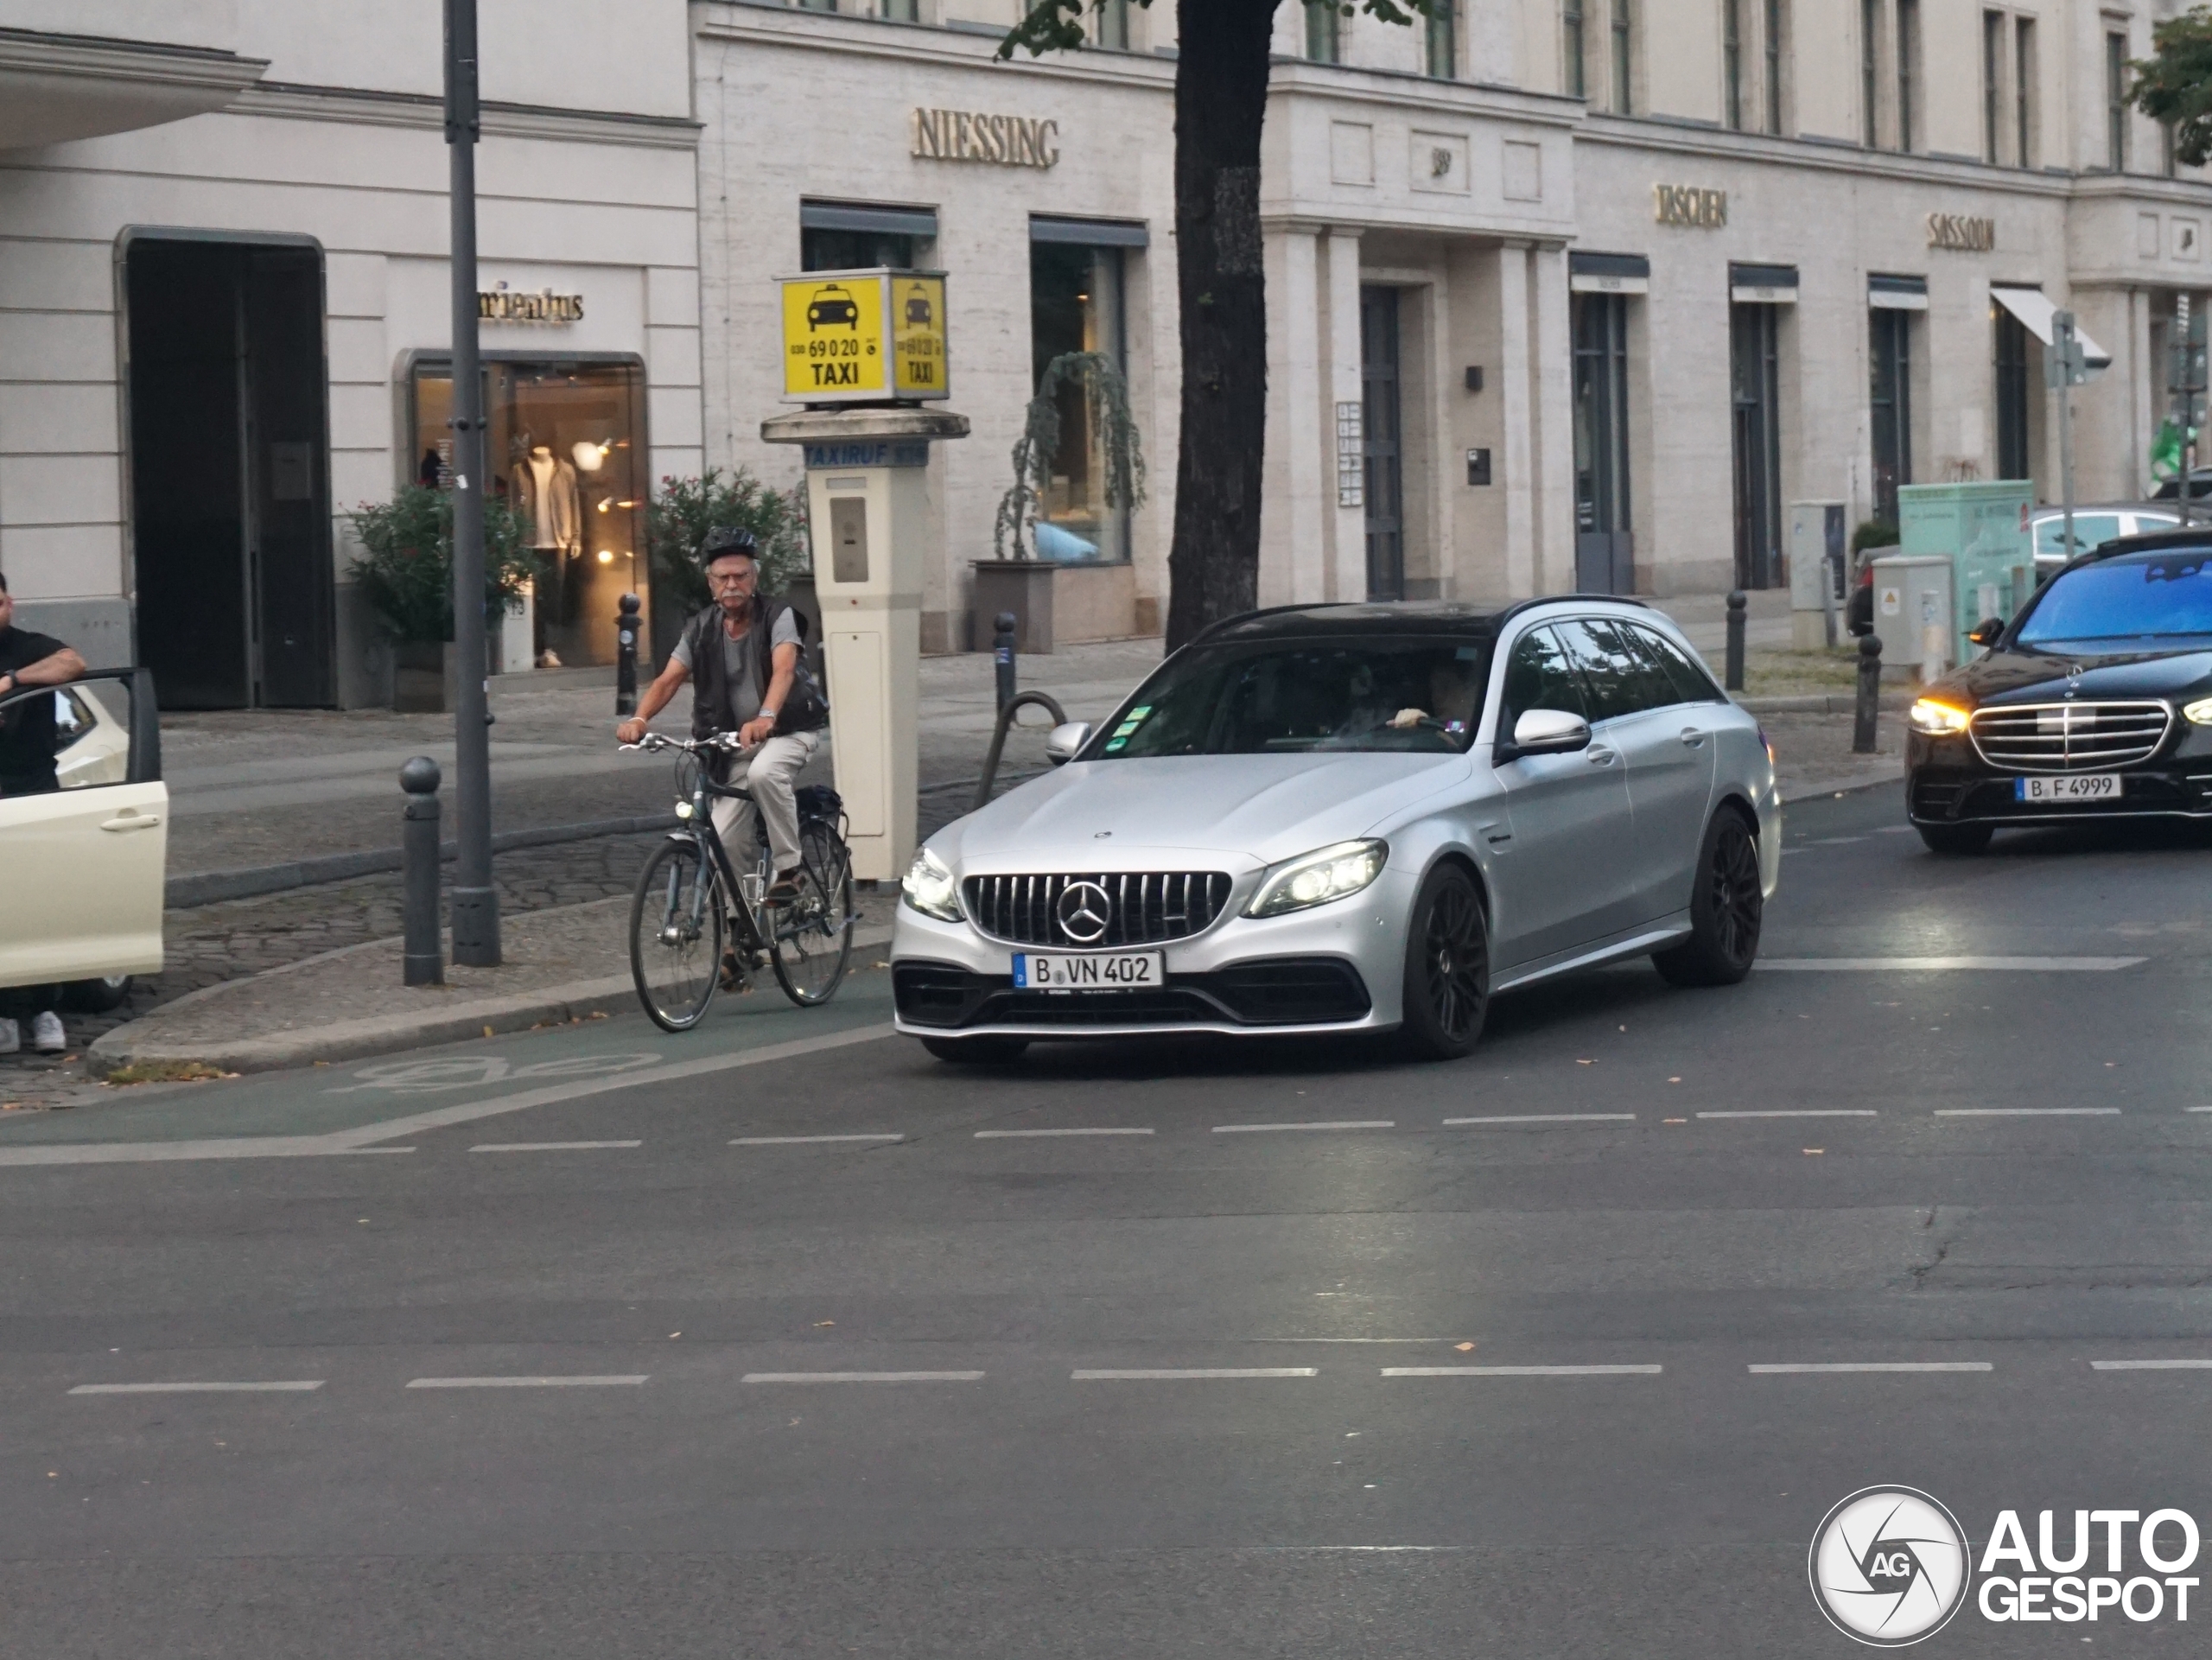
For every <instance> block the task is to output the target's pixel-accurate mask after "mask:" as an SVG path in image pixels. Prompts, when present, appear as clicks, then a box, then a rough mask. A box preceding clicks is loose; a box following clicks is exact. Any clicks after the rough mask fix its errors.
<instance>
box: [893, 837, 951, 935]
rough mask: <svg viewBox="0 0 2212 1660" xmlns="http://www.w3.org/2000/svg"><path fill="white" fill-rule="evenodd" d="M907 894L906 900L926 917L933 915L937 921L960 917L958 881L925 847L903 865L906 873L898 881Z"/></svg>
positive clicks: (942, 861) (942, 862)
mask: <svg viewBox="0 0 2212 1660" xmlns="http://www.w3.org/2000/svg"><path fill="white" fill-rule="evenodd" d="M899 887H900V889H901V890H902V891H903V892H904V893H905V894H906V903H907V904H909V905H911V906H913V907H914V908H915V909H916V910H917V911H919V912H920V913H922V914H923V915H924V916H925V917H935V918H936V919H938V921H940V922H957V921H959V920H960V884H959V883H958V882H957V881H954V880H953V875H952V873H951V872H950V870H947V869H946V868H944V860H942V859H940V858H938V856H937V855H936V854H934V853H931V851H930V850H929V849H927V848H924V849H922V850H921V851H920V852H919V853H917V854H916V855H914V862H913V863H912V864H910V865H908V866H907V867H906V876H905V877H904V878H903V879H902V880H901V881H900V882H899Z"/></svg>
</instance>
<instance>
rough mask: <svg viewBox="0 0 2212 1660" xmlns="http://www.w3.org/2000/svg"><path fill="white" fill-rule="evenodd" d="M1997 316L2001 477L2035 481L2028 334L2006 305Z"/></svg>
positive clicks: (1996, 309)
mask: <svg viewBox="0 0 2212 1660" xmlns="http://www.w3.org/2000/svg"><path fill="white" fill-rule="evenodd" d="M1990 309H1991V310H1992V311H1993V312H1995V313H1996V331H1997V340H1996V370H1997V476H1998V477H1999V478H2000V479H2031V478H2033V477H2034V476H2035V474H2033V473H2032V472H2031V470H2030V468H2029V465H2028V461H2029V457H2028V331H2027V329H2026V328H2024V327H2023V326H2022V324H2021V322H2020V320H2019V319H2018V317H2015V316H2014V315H2012V313H2011V312H2009V311H2007V310H2005V308H2003V307H2002V306H1996V305H1993V306H1992V307H1991V308H1990Z"/></svg>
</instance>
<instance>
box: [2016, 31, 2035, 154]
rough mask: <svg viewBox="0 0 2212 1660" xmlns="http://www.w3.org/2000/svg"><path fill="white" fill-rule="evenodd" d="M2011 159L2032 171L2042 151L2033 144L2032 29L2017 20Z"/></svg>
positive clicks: (2033, 62)
mask: <svg viewBox="0 0 2212 1660" xmlns="http://www.w3.org/2000/svg"><path fill="white" fill-rule="evenodd" d="M2012 48H2013V49H2012V125H2013V128H2014V132H2013V135H2012V138H2013V156H2012V159H2013V160H2014V161H2016V162H2018V163H2019V164H2020V165H2021V166H2022V167H2033V166H2034V165H2035V164H2036V154H2037V150H2038V149H2041V148H2042V147H2041V146H2040V145H2038V144H2037V143H2036V26H2035V21H2034V19H2032V18H2028V17H2023V18H2021V19H2019V20H2018V24H2017V25H2016V27H2015V28H2014V29H2013V32H2012Z"/></svg>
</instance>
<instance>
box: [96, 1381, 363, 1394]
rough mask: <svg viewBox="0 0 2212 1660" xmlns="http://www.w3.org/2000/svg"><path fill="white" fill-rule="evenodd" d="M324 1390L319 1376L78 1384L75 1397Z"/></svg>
mask: <svg viewBox="0 0 2212 1660" xmlns="http://www.w3.org/2000/svg"><path fill="white" fill-rule="evenodd" d="M321 1387H322V1379H321V1378H320V1377H302V1378H285V1379H281V1380H270V1381H265V1382H256V1383H79V1384H78V1385H77V1387H76V1388H74V1389H73V1390H70V1391H69V1393H70V1394H72V1395H304V1394H306V1393H307V1391H308V1390H319V1389H321Z"/></svg>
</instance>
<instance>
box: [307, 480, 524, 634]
mask: <svg viewBox="0 0 2212 1660" xmlns="http://www.w3.org/2000/svg"><path fill="white" fill-rule="evenodd" d="M347 517H348V518H350V519H351V520H352V522H353V534H354V536H355V537H357V538H358V539H359V542H360V544H361V557H359V558H358V559H356V560H354V561H353V569H352V575H353V580H354V582H357V583H359V586H360V589H361V597H362V598H363V599H365V600H366V601H368V602H369V608H370V609H371V610H372V611H373V612H375V613H376V616H377V621H378V624H379V625H380V626H382V628H383V630H384V632H385V634H386V635H387V636H388V637H390V638H391V639H394V640H397V641H399V642H401V643H402V644H405V645H421V646H434V645H436V644H437V643H439V642H440V641H442V640H448V639H452V638H453V496H452V494H451V493H450V492H448V491H444V490H433V489H430V488H429V487H426V486H423V485H419V484H410V485H408V486H406V487H404V488H403V489H401V491H400V492H399V493H398V494H397V495H396V496H394V497H393V498H392V499H391V500H390V501H385V502H366V501H365V502H363V503H362V504H361V505H360V506H359V507H357V508H355V509H354V510H353V512H352V513H350V514H348V515H347ZM523 531H524V526H523V522H522V518H521V517H520V516H519V515H518V514H517V513H516V512H515V511H514V509H512V507H510V506H508V505H507V504H506V503H505V501H502V500H500V499H499V498H497V497H493V498H491V499H488V500H486V502H485V504H484V606H485V609H486V611H487V612H494V613H496V612H497V611H498V610H499V607H502V606H504V605H505V603H506V601H508V600H509V599H510V598H512V596H513V595H516V594H518V593H520V592H521V591H522V588H523V585H524V583H525V582H534V581H535V580H537V576H538V575H539V573H540V567H539V564H538V562H537V555H535V554H533V553H532V552H531V550H529V549H528V548H526V547H524V545H523V543H524V534H523Z"/></svg>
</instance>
